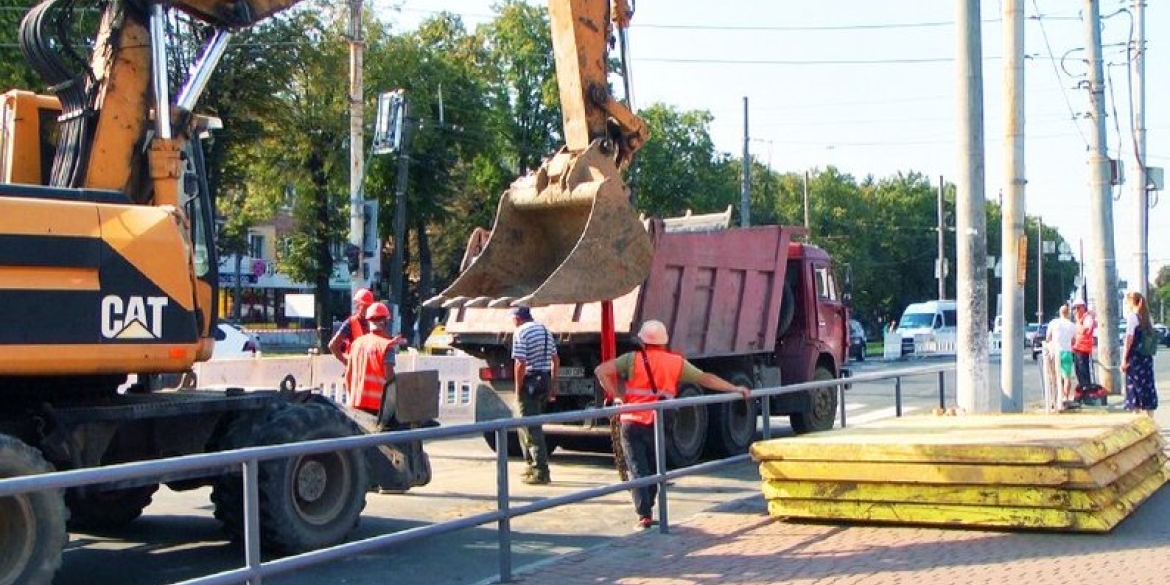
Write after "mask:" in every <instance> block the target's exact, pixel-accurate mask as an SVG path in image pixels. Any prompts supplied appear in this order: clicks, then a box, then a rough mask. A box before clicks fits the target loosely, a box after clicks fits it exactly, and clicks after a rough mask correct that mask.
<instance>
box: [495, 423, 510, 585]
mask: <svg viewBox="0 0 1170 585" xmlns="http://www.w3.org/2000/svg"><path fill="white" fill-rule="evenodd" d="M508 499H509V498H508V429H507V427H500V428H498V429H496V508H497V509H498V510H499V511H501V512H503V513H504V516H503V517H502V518H500V521H499V523H498V526H497V528H496V534H497V537H498V540H499V542H498V547H499V550H500V583H511V582H512V519H511V518H509V517H508V508H509V504H508Z"/></svg>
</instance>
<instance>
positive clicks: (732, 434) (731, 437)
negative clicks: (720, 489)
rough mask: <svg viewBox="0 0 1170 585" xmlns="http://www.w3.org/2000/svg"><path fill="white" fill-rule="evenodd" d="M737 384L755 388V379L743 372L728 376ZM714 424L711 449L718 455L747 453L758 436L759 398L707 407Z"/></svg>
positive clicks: (711, 451) (710, 431)
mask: <svg viewBox="0 0 1170 585" xmlns="http://www.w3.org/2000/svg"><path fill="white" fill-rule="evenodd" d="M727 380H728V381H729V382H731V383H732V384H735V385H736V386H747V387H748V388H751V387H753V386H754V384H752V379H751V378H750V377H749V376H748V375H747V374H744V373H743V372H735V373H734V374H731V376H730V377H728V379H727ZM707 414H708V418H709V419H710V425H711V426H710V428H709V429H708V430H707V451H708V452H709V453H710V454H711V455H713V456H716V457H720V456H731V455H739V454H740V453H746V452H747V450H748V447H749V446H750V445H751V444H752V439H754V438H755V437H756V401H755V399H752V400H734V401H732V402H723V403H720V404H711V405H709V406H708V407H707Z"/></svg>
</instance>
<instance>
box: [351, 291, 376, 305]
mask: <svg viewBox="0 0 1170 585" xmlns="http://www.w3.org/2000/svg"><path fill="white" fill-rule="evenodd" d="M353 300H354V302H358V303H361V304H363V305H368V304H370V303H373V302H374V293H372V292H370V289H368V288H359V289H358V291H357V292H355V293H353Z"/></svg>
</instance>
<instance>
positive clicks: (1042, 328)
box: [1028, 323, 1048, 361]
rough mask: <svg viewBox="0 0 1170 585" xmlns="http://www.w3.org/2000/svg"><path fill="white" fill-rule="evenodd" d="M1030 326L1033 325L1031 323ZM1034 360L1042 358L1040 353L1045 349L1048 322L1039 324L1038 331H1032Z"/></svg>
mask: <svg viewBox="0 0 1170 585" xmlns="http://www.w3.org/2000/svg"><path fill="white" fill-rule="evenodd" d="M1028 327H1031V325H1029V326H1028ZM1031 335H1032V340H1031V343H1030V345H1031V347H1032V361H1037V360H1039V359H1040V354H1041V353H1042V352H1043V351H1044V340H1045V339H1048V324H1047V323H1045V324H1043V325H1038V326H1037V327H1036V331H1034V332H1032V334H1031Z"/></svg>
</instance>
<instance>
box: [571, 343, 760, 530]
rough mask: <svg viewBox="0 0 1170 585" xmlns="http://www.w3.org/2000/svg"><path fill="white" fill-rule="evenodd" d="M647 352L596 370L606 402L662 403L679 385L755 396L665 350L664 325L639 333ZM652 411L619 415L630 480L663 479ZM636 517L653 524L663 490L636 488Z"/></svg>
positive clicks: (640, 522) (641, 522) (646, 525)
mask: <svg viewBox="0 0 1170 585" xmlns="http://www.w3.org/2000/svg"><path fill="white" fill-rule="evenodd" d="M638 339H639V340H641V342H642V344H643V346H644V347H643V349H640V350H637V351H631V352H627V353H624V354H622V355H620V356H618V357H617V358H616V359H612V360H609V361H606V362H604V363H602V364H601V365H599V366H597V369H595V370H594V371H593V373H594V375H596V376H597V381H598V382H599V383H600V384H601V387H602V389H603V390H604V391H605V394H606V396H607V397H610V398H616V399H618V400H621V401H622V402H623V403H625V404H653V403H655V402H658V400H660V399H663V398H673V397H675V396H677V395H678V385H679V384H680V383H692V384H698V385H700V386H702V387H704V388H709V389H711V390H718V391H720V392H738V393H740V394H741V395H743V399H744V400H749V399H750V398H751V390H750V389H749V388H747V387H745V386H736V385H734V384H732V383H730V382H728V381H726V380H724V379H723V378H720V377H719V376H716V375H715V374H710V373H707V372H704V371H702V370H700V369H699V368H697V367H695V366H694V365H693V364H691V363H690V362H688V361H687V360H686V359H685V358H684V357H683V356H681V355H678V354H676V353H673V352H671V351H670V350H669V349H668V348H667V347H666V344H667V343H668V342H669V341H670V337H669V335H668V334H667V332H666V325H664V324H663V323H662V322H661V321H654V320H650V321H646V322H645V323H643V324H642V328H641V330H639V331H638ZM654 415H655V412H654V411H653V410H642V411H637V412H623V413H622V414H621V415H620V418H619V420H620V423H621V442H622V444H621V448H622V452H623V453H624V454H625V457H626V468H627V469H628V470H629V472H630V479H637V478H640V477H649V476H651V475H655V474H657V473H658V467H657V461H656V459H655V456H654ZM631 493H632V495H633V498H634V511H635V512H636V513H637V514H638V523H637V525H636V526H637V527H638V528H649V527H650V526H652V525H653V524H654V518H653V515H652V513H653V511H654V499H655V498H656V497H658V486H657V485H650V486H648V487H640V488H634V489H633V490H631Z"/></svg>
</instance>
